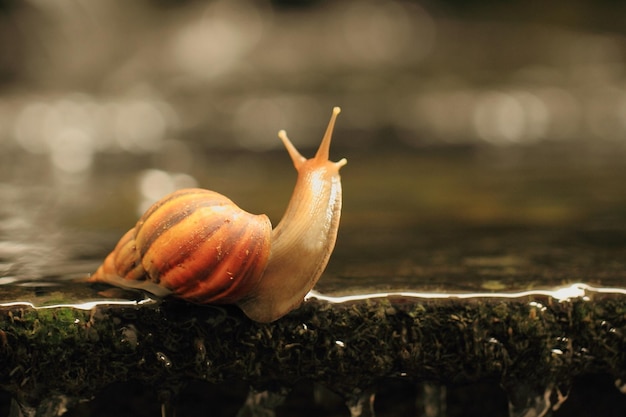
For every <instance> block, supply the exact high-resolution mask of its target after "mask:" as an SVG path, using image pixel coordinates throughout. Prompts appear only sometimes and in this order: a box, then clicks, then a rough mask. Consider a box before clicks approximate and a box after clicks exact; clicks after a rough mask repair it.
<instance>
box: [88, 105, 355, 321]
mask: <svg viewBox="0 0 626 417" xmlns="http://www.w3.org/2000/svg"><path fill="white" fill-rule="evenodd" d="M339 112H340V108H339V107H335V108H334V109H333V112H332V116H331V118H330V121H329V123H328V127H327V129H326V133H325V134H324V137H323V139H322V142H321V144H320V146H319V149H318V150H317V153H316V154H315V156H314V157H313V158H311V159H306V158H304V157H303V156H302V155H301V154H300V153H299V152H298V151H297V149H296V148H295V147H294V145H293V144H292V143H291V141H290V140H289V138H288V137H287V134H286V133H285V131H284V130H281V131H280V132H279V133H278V136H279V138H280V139H281V140H282V142H283V143H284V145H285V148H287V152H288V153H289V156H290V157H291V160H292V161H293V164H294V166H295V168H296V170H297V171H298V179H297V181H296V185H295V188H294V191H293V195H292V196H291V199H290V201H289V203H288V206H287V209H286V211H285V214H284V215H283V218H282V219H281V220H280V222H279V223H278V225H277V226H276V227H275V228H274V229H273V230H272V227H271V223H270V220H269V218H268V217H267V216H266V215H264V214H261V215H253V214H250V213H247V212H246V211H244V210H242V209H240V208H239V207H237V206H236V205H235V204H234V203H233V202H232V201H231V200H229V199H228V198H226V197H224V196H223V195H221V194H218V193H216V192H213V191H209V190H204V189H199V188H190V189H182V190H178V191H175V192H173V193H171V194H169V195H167V196H165V197H163V198H162V199H161V200H159V201H157V202H156V203H154V204H153V205H152V206H151V207H150V208H149V209H148V210H147V211H146V212H145V213H144V214H143V215H142V216H141V218H140V219H139V220H138V222H137V223H136V225H135V227H133V228H132V229H130V230H129V231H128V232H127V233H126V234H125V235H124V236H123V237H122V238H121V239H120V241H119V242H118V243H117V245H116V247H115V249H114V250H113V251H112V252H111V253H110V254H109V255H108V256H107V257H106V258H105V260H104V262H103V263H102V265H101V266H100V267H99V268H98V269H97V271H96V272H95V273H94V274H93V275H92V276H90V277H89V281H91V282H105V283H108V284H111V285H114V286H119V287H123V288H136V289H141V290H145V291H147V292H149V293H152V294H153V295H155V296H157V297H166V296H172V297H176V298H180V299H183V300H186V301H190V302H193V303H197V304H235V305H237V306H238V307H239V308H241V310H243V312H244V313H245V314H246V315H247V316H248V317H249V318H250V319H252V320H255V321H258V322H263V323H267V322H271V321H274V320H277V319H278V318H280V317H282V316H284V315H285V314H287V313H289V312H290V311H291V310H293V309H295V308H297V307H298V306H300V304H301V303H302V302H303V300H304V296H305V295H306V294H307V293H308V292H309V291H310V290H311V289H312V288H313V286H314V285H315V283H316V282H317V281H318V279H319V278H320V276H321V275H322V272H323V271H324V269H325V268H326V265H327V263H328V260H329V258H330V255H331V253H332V251H333V248H334V246H335V241H336V238H337V230H338V227H339V218H340V216H341V203H342V200H341V178H340V176H339V169H340V168H341V167H342V166H344V165H345V164H346V162H347V161H346V159H345V158H344V159H341V160H340V161H338V162H332V161H330V160H329V149H330V142H331V137H332V133H333V129H334V126H335V120H336V118H337V115H338V114H339Z"/></svg>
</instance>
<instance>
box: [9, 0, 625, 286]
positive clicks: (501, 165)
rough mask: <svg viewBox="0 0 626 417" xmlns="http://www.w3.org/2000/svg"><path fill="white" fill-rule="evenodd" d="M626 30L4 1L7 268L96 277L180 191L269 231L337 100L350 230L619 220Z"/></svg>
mask: <svg viewBox="0 0 626 417" xmlns="http://www.w3.org/2000/svg"><path fill="white" fill-rule="evenodd" d="M625 32H626V5H625V4H624V3H623V2H620V1H614V0H602V1H591V0H590V1H574V2H572V1H552V2H549V3H546V2H527V1H522V0H517V1H516V0H508V1H494V0H482V1H480V0H475V1H460V0H447V1H446V0H441V1H435V0H428V1H412V0H407V1H393V0H377V1H374V0H372V1H368V0H345V1H322V0H320V1H316V0H302V1H288V0H275V1H246V0H234V1H226V0H214V1H195V0H142V1H133V2H128V1H123V0H57V1H48V0H20V1H17V0H2V1H0V276H4V277H5V279H11V278H10V277H17V276H20V277H28V276H40V275H42V273H43V274H45V275H55V274H67V273H70V274H71V273H72V272H76V273H79V272H81V273H82V272H85V271H89V270H91V269H90V268H91V267H92V266H93V265H92V263H93V262H94V259H99V257H100V256H102V255H103V253H104V252H105V251H106V250H108V249H110V248H111V245H112V244H113V243H114V242H115V240H116V239H117V238H118V237H119V235H120V233H121V232H123V231H124V229H127V228H128V227H130V226H132V225H133V224H134V222H135V221H136V218H137V216H138V215H139V214H140V213H141V212H143V210H145V208H146V207H147V206H148V205H149V204H150V203H151V202H153V201H155V200H156V199H157V198H159V197H161V196H162V195H164V194H165V193H167V192H169V191H172V190H174V189H176V188H180V187H184V186H195V185H198V186H202V187H206V188H211V189H214V190H217V191H219V192H222V193H224V194H226V195H227V196H229V197H230V198H232V199H233V200H234V201H235V202H237V203H239V205H240V206H241V207H243V208H245V209H247V210H249V211H251V212H255V213H261V212H265V213H268V214H269V215H270V218H272V220H273V222H274V223H276V222H277V220H278V219H279V218H280V215H281V214H282V210H283V209H284V207H285V205H286V202H287V199H288V198H289V195H290V193H291V188H292V186H293V182H294V181H295V172H294V171H293V168H292V167H291V164H290V162H289V160H288V159H287V156H286V154H285V153H284V151H283V150H282V149H281V146H282V145H281V144H280V141H279V140H278V139H277V137H276V133H277V131H278V130H279V129H286V130H287V132H288V133H289V135H290V137H291V138H292V140H293V141H294V143H295V144H296V146H297V147H299V148H300V149H301V151H302V152H303V153H304V154H305V155H310V154H311V153H312V152H313V148H314V147H315V146H316V145H317V143H318V141H319V139H320V137H321V135H322V133H323V131H324V129H325V126H326V123H327V121H328V118H329V116H330V110H331V108H332V107H333V106H335V105H339V106H341V107H342V108H343V112H342V114H341V115H340V117H339V121H338V125H337V130H336V134H335V141H334V144H333V149H332V157H333V159H339V158H341V157H344V156H345V157H347V158H348V160H349V164H348V166H347V167H346V168H344V169H343V170H342V172H343V174H344V188H345V189H346V196H345V199H346V204H345V207H346V208H345V210H346V214H345V215H344V222H345V223H344V224H345V227H347V228H348V230H350V228H352V230H357V229H359V228H362V226H363V225H369V224H372V223H375V222H376V223H377V224H378V225H380V224H381V223H382V225H385V226H390V227H395V228H397V229H401V228H402V227H404V226H403V225H405V224H407V223H410V224H414V223H416V222H429V221H431V220H433V219H435V220H439V221H442V222H443V221H448V220H450V219H456V220H459V219H461V220H463V221H469V222H482V221H494V219H495V220H496V221H501V222H512V223H520V222H521V223H523V222H534V223H550V224H561V223H563V222H570V223H574V222H577V221H579V220H580V219H581V217H584V216H587V215H589V213H595V214H597V213H600V214H601V216H600V217H601V219H603V220H602V221H604V222H605V224H610V223H611V222H613V221H614V220H615V218H616V216H618V215H616V214H615V213H616V212H617V210H612V209H611V210H610V209H607V207H609V208H610V207H613V208H614V207H619V208H622V207H623V203H624V197H623V196H622V194H623V193H622V188H621V187H622V186H621V184H622V182H621V178H622V176H623V175H624V173H625V170H624V168H623V165H624V164H623V156H624V151H625V149H626V78H625V74H626V73H625V62H626V38H625V37H624V33H625ZM581 184H582V186H581ZM581 188H582V190H581ZM573 196H575V199H573ZM573 201H574V203H573ZM618 217H619V219H622V217H621V216H618ZM420 219H421V220H420ZM622 220H623V219H622ZM361 237H362V236H360V235H359V236H357V237H355V240H358V239H360V238H361ZM55 260H56V262H57V263H58V267H57V269H55V265H57V264H55ZM68 260H71V262H68ZM81 260H85V262H87V264H83V263H81ZM42 271H45V272H42ZM55 271H57V272H55Z"/></svg>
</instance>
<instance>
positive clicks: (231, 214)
mask: <svg viewBox="0 0 626 417" xmlns="http://www.w3.org/2000/svg"><path fill="white" fill-rule="evenodd" d="M270 235H271V223H270V221H269V219H268V218H267V216H265V215H253V214H250V213H248V212H246V211H244V210H242V209H240V208H239V207H237V206H236V205H235V204H234V203H233V202H232V201H231V200H229V199H228V198H226V197H224V196H223V195H221V194H218V193H216V192H213V191H209V190H203V189H195V188H192V189H184V190H179V191H176V192H174V193H172V194H169V195H167V196H165V197H164V198H163V199H161V200H160V201H158V202H157V203H155V204H154V205H153V206H152V207H150V208H149V209H148V211H146V213H145V214H144V215H143V216H142V217H141V218H140V219H139V221H138V222H137V224H136V225H135V227H134V228H132V229H131V230H129V231H128V232H127V233H126V234H125V235H124V236H123V237H122V239H121V240H120V241H119V243H118V244H117V246H116V248H115V250H114V251H113V252H111V254H110V255H109V256H108V257H107V258H106V259H105V261H104V263H103V264H102V266H101V267H100V268H99V269H98V270H97V271H96V273H95V274H94V276H93V277H92V280H93V281H105V282H109V283H112V284H115V285H119V286H122V287H131V288H141V289H144V290H147V291H149V292H151V293H153V294H155V295H159V296H165V295H169V294H171V295H174V296H176V297H178V298H183V299H186V300H188V301H192V302H196V303H201V304H208V303H220V304H235V303H238V302H239V301H241V300H242V299H245V298H246V297H250V296H252V294H254V288H255V287H256V286H257V285H258V282H259V280H260V279H261V277H262V276H263V272H264V270H265V267H266V265H267V262H268V257H269V253H270Z"/></svg>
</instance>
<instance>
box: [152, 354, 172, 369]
mask: <svg viewBox="0 0 626 417" xmlns="http://www.w3.org/2000/svg"><path fill="white" fill-rule="evenodd" d="M156 358H157V360H158V361H159V362H161V363H162V364H163V366H165V367H166V368H171V367H172V361H171V360H170V358H168V357H167V355H166V354H165V353H163V352H157V353H156Z"/></svg>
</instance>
